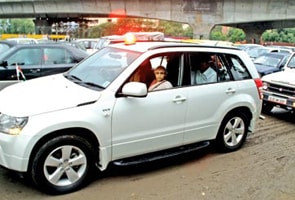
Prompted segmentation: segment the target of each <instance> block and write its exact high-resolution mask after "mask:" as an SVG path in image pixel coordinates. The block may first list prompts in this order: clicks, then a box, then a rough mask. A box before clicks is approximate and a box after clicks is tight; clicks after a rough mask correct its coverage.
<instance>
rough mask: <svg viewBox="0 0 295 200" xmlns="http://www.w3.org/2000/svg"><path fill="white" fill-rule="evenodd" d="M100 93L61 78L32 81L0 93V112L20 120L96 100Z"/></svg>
mask: <svg viewBox="0 0 295 200" xmlns="http://www.w3.org/2000/svg"><path fill="white" fill-rule="evenodd" d="M99 97H100V92H97V91H94V90H90V89H88V88H85V87H82V86H79V85H77V84H75V83H73V82H71V81H69V80H67V79H66V78H64V76H63V75H62V74H58V75H52V76H46V77H41V78H36V79H32V80H29V81H25V82H21V83H17V84H14V85H11V86H8V87H6V88H4V89H3V90H1V91H0V112H2V113H5V114H9V115H11V116H16V117H22V116H30V115H36V114H40V113H44V112H51V111H54V110H60V109H66V108H71V107H75V106H77V105H79V104H82V103H87V102H92V101H96V100H98V99H99Z"/></svg>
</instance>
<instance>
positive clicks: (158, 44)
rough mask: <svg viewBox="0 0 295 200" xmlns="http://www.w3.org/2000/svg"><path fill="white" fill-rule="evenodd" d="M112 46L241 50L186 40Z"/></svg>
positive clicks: (141, 48)
mask: <svg viewBox="0 0 295 200" xmlns="http://www.w3.org/2000/svg"><path fill="white" fill-rule="evenodd" d="M110 46H114V47H118V48H123V49H128V50H134V51H140V52H145V51H148V50H152V49H160V48H173V47H198V48H208V47H209V48H218V49H233V50H240V49H238V48H236V47H232V46H215V45H210V44H194V43H186V42H170V41H169V42H167V41H166V42H164V41H163V42H158V41H157V42H136V43H134V44H128V45H127V44H124V43H117V44H111V45H110Z"/></svg>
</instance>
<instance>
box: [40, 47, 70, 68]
mask: <svg viewBox="0 0 295 200" xmlns="http://www.w3.org/2000/svg"><path fill="white" fill-rule="evenodd" d="M70 63H74V58H73V57H72V55H71V54H70V53H69V52H68V51H67V50H66V49H62V48H45V49H44V64H70Z"/></svg>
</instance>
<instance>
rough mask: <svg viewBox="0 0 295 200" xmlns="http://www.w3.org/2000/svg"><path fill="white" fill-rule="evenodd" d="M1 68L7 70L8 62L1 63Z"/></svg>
mask: <svg viewBox="0 0 295 200" xmlns="http://www.w3.org/2000/svg"><path fill="white" fill-rule="evenodd" d="M0 66H2V67H4V68H7V66H8V63H7V61H6V60H3V61H2V62H1V63H0Z"/></svg>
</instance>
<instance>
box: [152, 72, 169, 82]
mask: <svg viewBox="0 0 295 200" xmlns="http://www.w3.org/2000/svg"><path fill="white" fill-rule="evenodd" d="M154 73H155V77H156V80H157V81H158V82H159V81H162V80H164V79H165V76H166V72H165V70H163V69H156V70H155V72H154Z"/></svg>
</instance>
